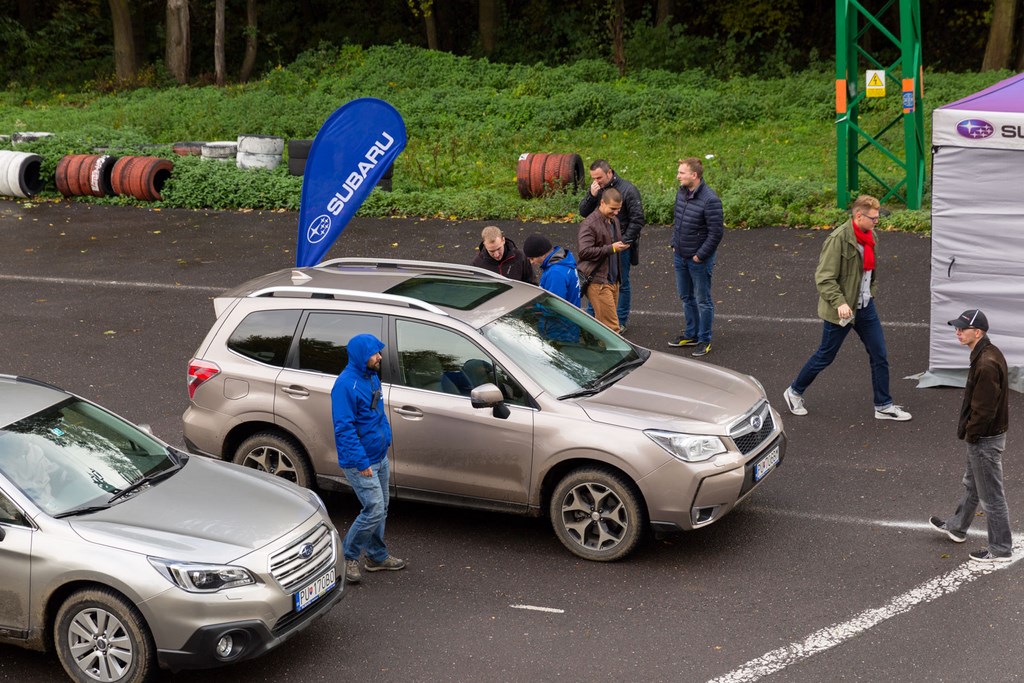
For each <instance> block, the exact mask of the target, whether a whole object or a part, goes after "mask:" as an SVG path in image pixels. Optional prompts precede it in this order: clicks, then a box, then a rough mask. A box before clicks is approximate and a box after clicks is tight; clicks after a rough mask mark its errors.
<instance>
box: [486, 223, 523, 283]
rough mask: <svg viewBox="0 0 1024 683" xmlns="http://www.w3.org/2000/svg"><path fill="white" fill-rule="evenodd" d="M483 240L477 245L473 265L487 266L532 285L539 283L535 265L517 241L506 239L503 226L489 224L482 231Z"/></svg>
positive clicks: (491, 269) (510, 277)
mask: <svg viewBox="0 0 1024 683" xmlns="http://www.w3.org/2000/svg"><path fill="white" fill-rule="evenodd" d="M480 237H481V239H482V240H483V241H482V242H480V246H479V247H477V255H476V258H474V259H473V265H474V266H476V267H477V268H486V269H487V270H490V271H492V272H495V273H497V274H499V275H504V276H505V277H507V278H508V279H510V280H521V281H522V282H529V283H530V284H531V285H535V284H537V277H536V276H535V275H534V274H533V266H532V265H530V262H529V261H528V260H527V259H526V256H525V255H524V254H523V252H522V251H520V250H519V249H518V248H517V247H516V244H515V242H513V241H512V240H510V239H506V238H505V236H504V235H502V234H501V228H499V227H498V226H496V225H488V226H487V227H486V228H484V229H483V231H482V232H481V233H480Z"/></svg>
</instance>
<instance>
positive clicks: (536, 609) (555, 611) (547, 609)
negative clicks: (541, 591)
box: [509, 605, 565, 614]
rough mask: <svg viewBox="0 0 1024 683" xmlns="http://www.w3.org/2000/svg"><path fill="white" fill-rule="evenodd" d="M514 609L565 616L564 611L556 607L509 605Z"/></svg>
mask: <svg viewBox="0 0 1024 683" xmlns="http://www.w3.org/2000/svg"><path fill="white" fill-rule="evenodd" d="M509 607H511V608H512V609H528V610H532V611H534V612H550V613H551V614H565V610H564V609H555V608H554V607H537V606H536V605H509Z"/></svg>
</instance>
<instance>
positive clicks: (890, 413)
mask: <svg viewBox="0 0 1024 683" xmlns="http://www.w3.org/2000/svg"><path fill="white" fill-rule="evenodd" d="M910 418H911V415H910V413H908V412H907V411H905V410H903V406H896V405H892V406H889V407H888V408H883V409H882V410H878V409H875V419H876V420H896V422H906V421H907V420H909V419H910Z"/></svg>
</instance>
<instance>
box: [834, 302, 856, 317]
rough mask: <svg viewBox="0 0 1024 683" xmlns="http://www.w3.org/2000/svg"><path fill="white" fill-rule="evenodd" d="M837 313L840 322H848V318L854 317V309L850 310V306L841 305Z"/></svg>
mask: <svg viewBox="0 0 1024 683" xmlns="http://www.w3.org/2000/svg"><path fill="white" fill-rule="evenodd" d="M836 313H838V314H839V318H840V320H846V319H847V318H852V317H853V309H852V308H850V304H839V308H837V309H836Z"/></svg>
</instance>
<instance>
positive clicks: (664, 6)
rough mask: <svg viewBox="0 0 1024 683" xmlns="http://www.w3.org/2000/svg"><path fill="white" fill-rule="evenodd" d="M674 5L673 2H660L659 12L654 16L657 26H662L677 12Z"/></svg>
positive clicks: (670, 0)
mask: <svg viewBox="0 0 1024 683" xmlns="http://www.w3.org/2000/svg"><path fill="white" fill-rule="evenodd" d="M673 4H674V3H673V2H672V0H658V10H657V12H656V13H655V15H654V25H655V26H661V25H662V24H664V23H665V22H666V21H668V20H669V18H670V17H671V16H672V15H673V13H674V12H675V7H673V6H672V5H673Z"/></svg>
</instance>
